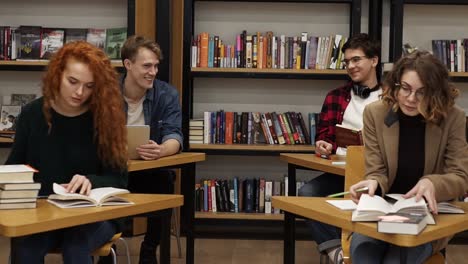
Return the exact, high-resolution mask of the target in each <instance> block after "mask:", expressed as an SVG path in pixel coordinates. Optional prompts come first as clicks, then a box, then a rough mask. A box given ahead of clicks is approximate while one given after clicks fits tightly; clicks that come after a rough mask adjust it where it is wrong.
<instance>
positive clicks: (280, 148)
mask: <svg viewBox="0 0 468 264" xmlns="http://www.w3.org/2000/svg"><path fill="white" fill-rule="evenodd" d="M190 150H196V151H199V150H229V151H235V150H238V151H271V152H310V153H312V152H314V151H315V146H312V145H269V144H229V145H226V144H190Z"/></svg>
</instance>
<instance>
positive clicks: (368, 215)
mask: <svg viewBox="0 0 468 264" xmlns="http://www.w3.org/2000/svg"><path fill="white" fill-rule="evenodd" d="M392 213H393V214H394V213H405V214H415V215H416V214H417V215H422V216H425V221H426V223H427V224H430V225H431V224H435V221H434V218H433V217H432V214H431V213H430V212H429V209H428V208H427V205H426V202H425V201H424V199H421V200H419V202H416V198H415V197H411V198H408V199H401V200H398V201H397V202H395V203H393V204H392V203H390V202H387V201H386V200H385V199H384V198H382V197H380V196H378V195H374V196H370V195H368V194H363V195H361V198H360V199H359V203H358V205H357V208H356V210H354V211H353V215H352V217H351V220H352V221H378V220H379V216H383V215H387V214H392Z"/></svg>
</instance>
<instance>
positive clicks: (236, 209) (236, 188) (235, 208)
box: [234, 177, 239, 213]
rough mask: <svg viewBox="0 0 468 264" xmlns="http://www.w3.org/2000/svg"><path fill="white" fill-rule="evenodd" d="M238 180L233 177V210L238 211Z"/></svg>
mask: <svg viewBox="0 0 468 264" xmlns="http://www.w3.org/2000/svg"><path fill="white" fill-rule="evenodd" d="M238 185H239V180H238V178H237V177H234V212H235V213H238V212H239V186H238Z"/></svg>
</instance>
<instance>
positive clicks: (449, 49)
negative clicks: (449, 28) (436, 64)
mask: <svg viewBox="0 0 468 264" xmlns="http://www.w3.org/2000/svg"><path fill="white" fill-rule="evenodd" d="M467 49H468V39H455V40H441V39H435V40H432V53H433V54H434V56H436V57H437V58H438V59H439V60H440V61H442V62H443V63H444V64H445V66H447V69H448V70H449V71H451V72H466V71H468V58H467V56H468V52H467Z"/></svg>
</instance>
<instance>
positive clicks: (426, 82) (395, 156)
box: [350, 51, 468, 263]
mask: <svg viewBox="0 0 468 264" xmlns="http://www.w3.org/2000/svg"><path fill="white" fill-rule="evenodd" d="M385 86H386V88H385V91H384V93H383V94H382V100H380V101H378V102H375V103H372V104H370V105H369V106H367V107H366V108H365V110H364V132H363V135H364V145H365V151H366V177H365V178H366V180H364V181H361V182H359V183H357V184H355V185H353V186H352V187H351V188H350V191H351V195H352V198H353V200H354V201H355V202H357V201H358V200H359V196H360V194H359V193H357V192H356V190H357V189H359V188H362V187H368V188H369V195H374V194H382V195H385V194H386V193H402V194H404V197H405V198H409V197H412V196H416V199H417V200H420V199H423V198H424V199H425V200H426V201H427V203H428V205H429V209H430V210H431V212H432V213H433V214H437V202H440V201H447V200H451V199H456V198H457V197H459V196H461V195H463V194H464V193H465V192H466V190H467V189H468V146H467V143H466V139H465V122H466V119H465V113H464V111H463V110H462V109H460V108H459V107H458V106H456V105H455V98H456V97H457V96H458V90H457V89H456V88H455V87H453V86H452V85H451V84H450V83H449V75H448V71H447V68H446V67H445V66H444V65H443V64H442V63H441V62H440V61H439V60H437V59H436V58H435V57H434V56H432V55H431V54H430V53H428V52H426V51H415V52H413V53H411V54H409V55H408V56H406V57H403V58H401V59H400V60H399V61H398V62H397V63H396V65H395V66H394V68H393V70H392V71H391V72H390V73H389V74H388V75H387V78H386V80H385ZM448 240H449V238H446V239H441V240H438V241H433V242H432V243H427V244H424V245H421V246H418V247H413V248H408V251H407V262H408V263H422V262H424V260H425V259H427V258H428V257H430V256H431V255H432V254H433V252H438V251H440V250H441V249H442V248H444V247H445V246H446V245H447V242H448ZM399 252H400V250H399V247H397V246H394V245H390V244H388V243H386V242H383V241H379V240H376V239H372V238H369V237H366V236H364V235H361V234H354V235H353V237H352V241H351V257H352V259H353V263H382V262H385V263H387V262H388V263H399V258H400V254H399Z"/></svg>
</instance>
